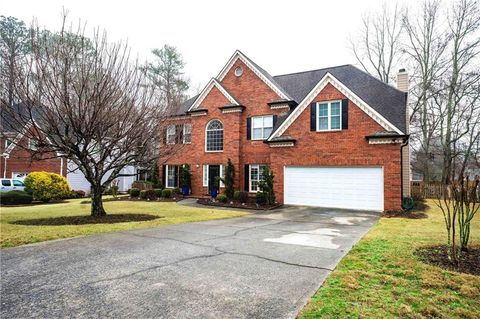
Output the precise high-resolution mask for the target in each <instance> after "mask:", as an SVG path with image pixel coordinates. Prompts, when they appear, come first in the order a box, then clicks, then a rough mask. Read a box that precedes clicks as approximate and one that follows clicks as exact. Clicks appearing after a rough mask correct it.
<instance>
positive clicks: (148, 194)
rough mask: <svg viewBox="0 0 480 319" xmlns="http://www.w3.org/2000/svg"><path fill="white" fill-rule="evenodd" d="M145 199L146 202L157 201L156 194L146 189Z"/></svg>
mask: <svg viewBox="0 0 480 319" xmlns="http://www.w3.org/2000/svg"><path fill="white" fill-rule="evenodd" d="M145 198H146V199H148V200H156V199H157V194H156V193H155V191H154V190H153V189H147V190H146V191H145Z"/></svg>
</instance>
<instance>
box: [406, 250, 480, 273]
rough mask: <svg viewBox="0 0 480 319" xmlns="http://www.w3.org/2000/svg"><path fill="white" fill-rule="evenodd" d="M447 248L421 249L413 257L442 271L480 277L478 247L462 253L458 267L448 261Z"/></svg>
mask: <svg viewBox="0 0 480 319" xmlns="http://www.w3.org/2000/svg"><path fill="white" fill-rule="evenodd" d="M447 251H448V248H447V246H444V245H442V246H430V247H423V248H420V249H418V250H417V251H415V255H417V256H418V257H420V259H421V260H422V261H423V262H425V263H428V264H431V265H434V266H438V267H440V268H443V269H447V270H452V271H457V272H461V273H466V274H471V275H475V276H480V247H473V248H470V249H468V250H467V251H463V252H462V254H461V259H460V262H459V264H458V265H456V264H454V263H453V262H452V261H451V260H450V259H448V254H447Z"/></svg>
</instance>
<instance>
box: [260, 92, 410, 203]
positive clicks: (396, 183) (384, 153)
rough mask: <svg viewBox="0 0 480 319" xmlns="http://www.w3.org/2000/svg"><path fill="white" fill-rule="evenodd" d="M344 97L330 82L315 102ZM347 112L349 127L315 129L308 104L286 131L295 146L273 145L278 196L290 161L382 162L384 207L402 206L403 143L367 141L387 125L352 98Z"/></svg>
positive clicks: (310, 163)
mask: <svg viewBox="0 0 480 319" xmlns="http://www.w3.org/2000/svg"><path fill="white" fill-rule="evenodd" d="M345 98H346V97H345V96H344V95H343V94H342V93H340V92H339V91H338V90H337V89H335V88H334V87H333V86H332V85H330V84H329V85H327V86H326V87H325V88H324V89H323V90H322V92H321V93H320V94H319V95H318V96H317V97H316V98H315V99H314V100H313V102H319V101H328V100H340V99H345ZM348 112H349V114H348V129H346V130H341V131H335V132H312V131H310V109H309V107H307V108H306V109H305V111H304V112H303V113H302V114H301V115H300V116H299V117H298V118H297V120H296V121H295V122H293V123H292V125H291V126H290V127H289V128H288V129H287V131H286V133H285V134H288V135H291V136H292V137H294V138H295V139H296V144H295V147H291V148H271V149H270V150H271V153H270V154H271V160H270V162H271V163H272V164H271V166H272V169H273V171H274V173H275V180H276V183H275V192H276V194H277V196H278V199H280V200H283V167H284V166H287V165H306V166H383V167H384V200H385V209H386V210H389V209H399V208H400V205H401V200H400V184H401V182H400V145H399V144H383V145H381V144H380V145H370V144H368V142H367V140H366V139H365V136H367V135H369V134H371V133H373V132H375V131H381V130H384V129H383V128H382V127H381V126H380V125H379V124H378V123H377V122H375V121H374V120H373V119H372V118H371V117H369V116H368V115H367V114H365V113H364V112H363V111H362V110H361V109H360V108H358V107H357V106H356V105H355V104H353V103H352V102H351V101H349V108H348Z"/></svg>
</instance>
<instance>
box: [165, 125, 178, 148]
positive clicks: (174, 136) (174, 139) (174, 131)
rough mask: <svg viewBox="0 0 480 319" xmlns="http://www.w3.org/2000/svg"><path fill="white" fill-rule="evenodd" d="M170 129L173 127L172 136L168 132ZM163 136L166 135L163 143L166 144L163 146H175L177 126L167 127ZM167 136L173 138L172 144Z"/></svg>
mask: <svg viewBox="0 0 480 319" xmlns="http://www.w3.org/2000/svg"><path fill="white" fill-rule="evenodd" d="M172 127H173V134H171V133H169V132H168V131H169V130H170V129H171V128H172ZM165 134H166V136H165V142H166V143H165V144H167V145H173V144H175V142H176V139H177V126H176V125H175V124H170V125H168V126H167V129H166V132H165ZM169 136H173V142H169V141H168V137H169Z"/></svg>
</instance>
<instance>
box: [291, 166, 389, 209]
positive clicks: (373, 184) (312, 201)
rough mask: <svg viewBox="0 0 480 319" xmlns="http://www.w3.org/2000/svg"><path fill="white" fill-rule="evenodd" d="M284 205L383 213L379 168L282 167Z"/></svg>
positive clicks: (380, 172)
mask: <svg viewBox="0 0 480 319" xmlns="http://www.w3.org/2000/svg"><path fill="white" fill-rule="evenodd" d="M284 194H285V195H284V196H285V199H284V202H285V204H291V205H307V206H320V207H335V208H347V209H361V210H376V211H383V169H382V168H381V167H306V166H288V167H285V175H284Z"/></svg>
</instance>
